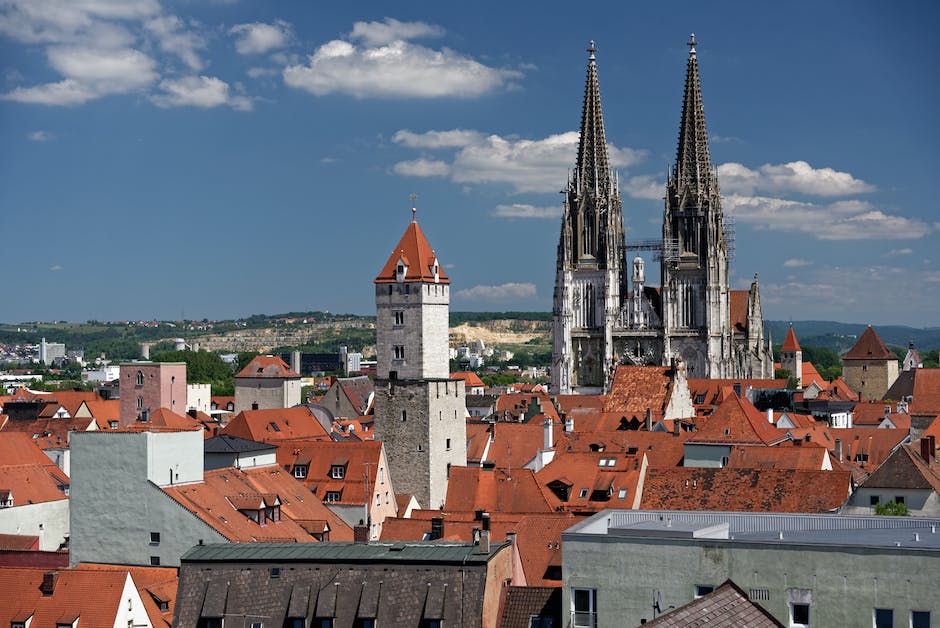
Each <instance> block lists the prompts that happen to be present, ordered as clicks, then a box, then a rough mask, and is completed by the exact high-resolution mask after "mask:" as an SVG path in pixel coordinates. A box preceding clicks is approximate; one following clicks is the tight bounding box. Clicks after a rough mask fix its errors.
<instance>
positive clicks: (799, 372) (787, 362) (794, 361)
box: [780, 325, 803, 390]
mask: <svg viewBox="0 0 940 628" xmlns="http://www.w3.org/2000/svg"><path fill="white" fill-rule="evenodd" d="M780 368H782V369H785V370H787V371H789V372H790V377H792V378H793V380H794V381H795V382H796V388H797V390H803V349H801V348H800V343H799V342H798V341H797V339H796V334H794V333H793V325H790V327H789V329H787V337H786V338H785V339H784V341H783V346H781V347H780Z"/></svg>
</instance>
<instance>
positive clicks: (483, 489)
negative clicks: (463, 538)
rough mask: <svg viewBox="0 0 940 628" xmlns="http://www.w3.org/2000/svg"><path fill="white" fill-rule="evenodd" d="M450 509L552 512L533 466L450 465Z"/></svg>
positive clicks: (448, 488)
mask: <svg viewBox="0 0 940 628" xmlns="http://www.w3.org/2000/svg"><path fill="white" fill-rule="evenodd" d="M444 504H445V508H446V510H448V511H452V510H461V511H472V510H481V509H482V510H486V511H488V512H491V513H496V512H514V513H537V512H552V507H551V505H549V502H548V500H547V499H546V497H545V495H544V494H543V492H542V491H541V490H540V488H539V485H538V483H537V482H536V479H535V475H534V474H533V473H532V470H531V469H513V470H512V473H511V475H510V474H509V473H507V472H506V471H503V470H501V469H483V468H481V467H451V469H450V477H449V479H448V482H447V499H446V500H445V502H444Z"/></svg>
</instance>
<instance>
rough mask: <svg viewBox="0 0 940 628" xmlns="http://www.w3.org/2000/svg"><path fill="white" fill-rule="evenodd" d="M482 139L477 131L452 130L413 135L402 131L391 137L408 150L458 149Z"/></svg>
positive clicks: (404, 130) (407, 131) (410, 132)
mask: <svg viewBox="0 0 940 628" xmlns="http://www.w3.org/2000/svg"><path fill="white" fill-rule="evenodd" d="M481 139H483V135H482V134H481V133H480V132H479V131H466V130H463V129H453V130H452V131H426V132H424V133H414V132H412V131H409V130H407V129H402V130H401V131H398V132H396V133H395V135H393V136H392V141H393V142H395V143H396V144H401V145H402V146H407V147H408V148H429V149H434V148H459V147H462V146H469V145H470V144H474V143H477V142H479V141H480V140H481Z"/></svg>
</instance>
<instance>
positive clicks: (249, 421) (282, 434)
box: [219, 406, 332, 443]
mask: <svg viewBox="0 0 940 628" xmlns="http://www.w3.org/2000/svg"><path fill="white" fill-rule="evenodd" d="M219 433H220V434H228V435H229V436H237V437H239V438H244V439H246V440H253V441H257V442H259V443H268V442H274V441H279V440H289V439H292V438H308V439H313V438H322V439H324V440H332V439H331V438H330V435H329V433H327V431H326V430H325V429H324V428H323V426H322V425H321V424H320V422H319V421H317V418H316V417H315V416H314V415H313V413H312V412H311V411H310V409H309V408H307V407H306V406H295V407H293V408H270V409H267V410H242V411H241V412H239V413H238V414H237V415H236V416H235V418H234V419H232V420H231V421H230V422H229V424H228V425H226V426H225V428H223V429H222V430H221V431H220V432H219Z"/></svg>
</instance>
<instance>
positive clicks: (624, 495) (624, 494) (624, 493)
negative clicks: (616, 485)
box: [617, 488, 627, 499]
mask: <svg viewBox="0 0 940 628" xmlns="http://www.w3.org/2000/svg"><path fill="white" fill-rule="evenodd" d="M626 498H627V489H625V488H622V489H620V490H619V491H617V499H626Z"/></svg>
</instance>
